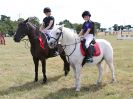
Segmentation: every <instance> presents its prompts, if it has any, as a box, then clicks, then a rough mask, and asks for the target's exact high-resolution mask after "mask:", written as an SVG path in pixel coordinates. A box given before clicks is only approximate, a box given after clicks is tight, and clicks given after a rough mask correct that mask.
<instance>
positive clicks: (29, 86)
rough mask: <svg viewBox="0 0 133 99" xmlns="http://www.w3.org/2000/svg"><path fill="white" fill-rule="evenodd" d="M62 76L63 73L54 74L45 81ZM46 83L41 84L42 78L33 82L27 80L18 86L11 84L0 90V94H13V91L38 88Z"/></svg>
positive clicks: (54, 79)
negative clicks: (11, 85)
mask: <svg viewBox="0 0 133 99" xmlns="http://www.w3.org/2000/svg"><path fill="white" fill-rule="evenodd" d="M62 76H63V74H62V75H58V76H55V77H51V78H48V81H47V83H50V82H54V81H57V80H58V79H60V78H61V77H62ZM47 83H46V84H42V80H39V81H38V82H34V81H32V82H27V83H25V84H23V85H20V86H13V87H9V88H8V89H6V90H0V95H1V96H2V95H8V94H13V93H16V92H19V91H20V92H22V91H25V90H28V91H30V90H32V89H36V88H40V87H42V86H43V85H47Z"/></svg>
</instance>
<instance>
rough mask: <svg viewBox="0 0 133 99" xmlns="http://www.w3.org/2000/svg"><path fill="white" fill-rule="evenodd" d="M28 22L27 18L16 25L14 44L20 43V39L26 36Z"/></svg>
mask: <svg viewBox="0 0 133 99" xmlns="http://www.w3.org/2000/svg"><path fill="white" fill-rule="evenodd" d="M28 21H29V18H28V19H26V20H25V21H23V22H20V23H19V24H18V28H17V30H16V33H15V35H14V41H15V42H20V41H21V39H22V38H24V37H25V36H26V35H28V32H29V27H28V25H27V23H28Z"/></svg>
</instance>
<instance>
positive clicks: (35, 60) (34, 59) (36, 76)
mask: <svg viewBox="0 0 133 99" xmlns="http://www.w3.org/2000/svg"><path fill="white" fill-rule="evenodd" d="M33 61H34V65H35V80H34V81H35V82H37V81H38V63H39V59H37V58H33Z"/></svg>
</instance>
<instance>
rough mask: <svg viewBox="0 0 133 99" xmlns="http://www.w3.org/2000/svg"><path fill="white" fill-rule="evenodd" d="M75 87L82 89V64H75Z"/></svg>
mask: <svg viewBox="0 0 133 99" xmlns="http://www.w3.org/2000/svg"><path fill="white" fill-rule="evenodd" d="M74 67H75V72H74V73H75V74H74V76H75V87H76V91H80V69H81V66H80V65H75V66H74Z"/></svg>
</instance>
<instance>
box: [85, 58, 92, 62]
mask: <svg viewBox="0 0 133 99" xmlns="http://www.w3.org/2000/svg"><path fill="white" fill-rule="evenodd" d="M85 61H86V62H89V63H92V62H93V58H86V59H85Z"/></svg>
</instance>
